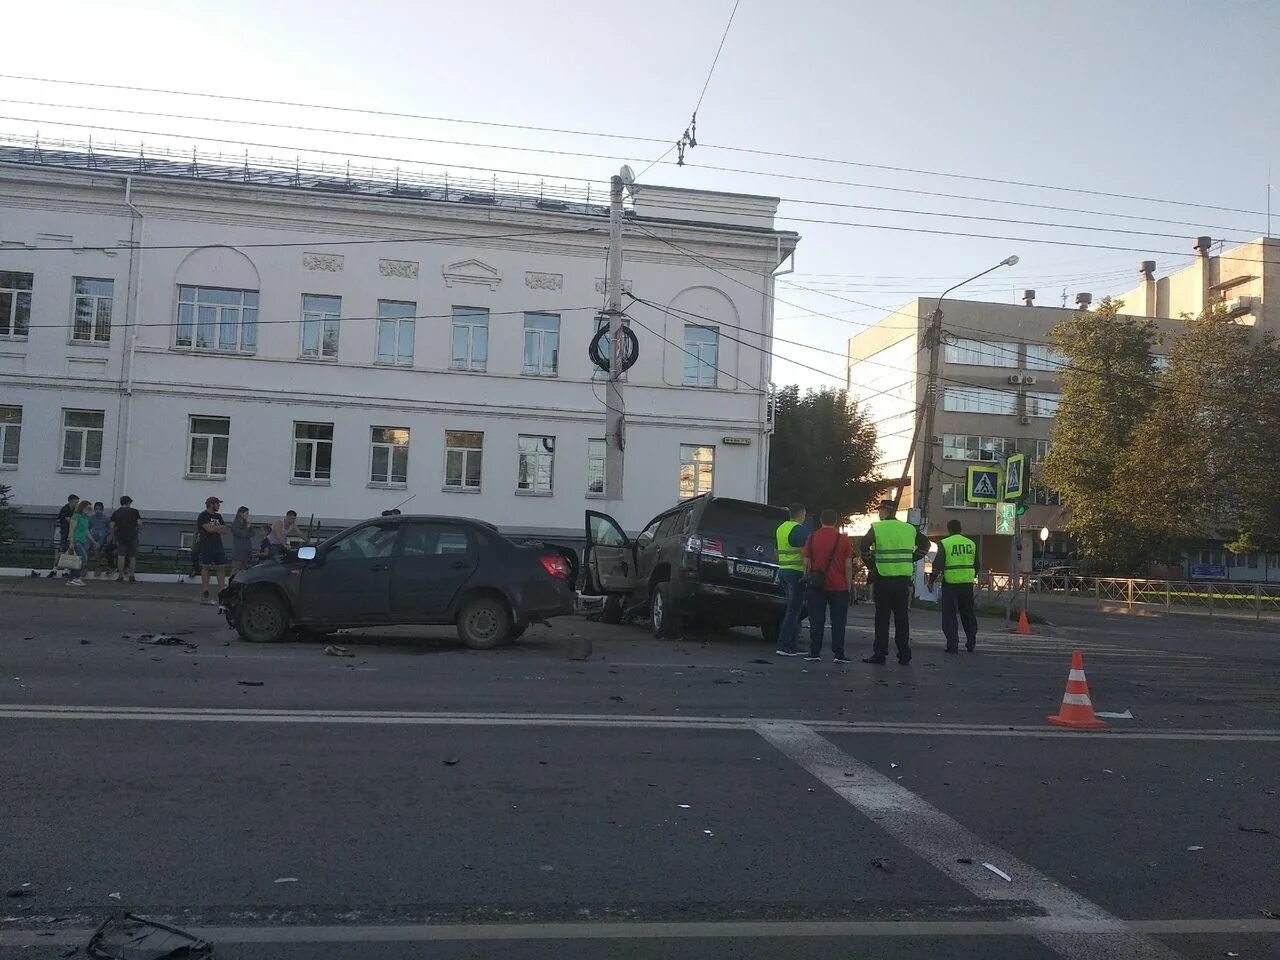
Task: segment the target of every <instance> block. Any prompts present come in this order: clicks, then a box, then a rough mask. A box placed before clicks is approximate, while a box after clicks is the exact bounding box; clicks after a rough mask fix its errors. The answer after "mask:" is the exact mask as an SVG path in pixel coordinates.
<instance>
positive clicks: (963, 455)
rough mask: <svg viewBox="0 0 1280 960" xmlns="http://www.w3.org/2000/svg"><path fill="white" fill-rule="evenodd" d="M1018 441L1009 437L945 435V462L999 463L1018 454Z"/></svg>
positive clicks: (943, 452)
mask: <svg viewBox="0 0 1280 960" xmlns="http://www.w3.org/2000/svg"><path fill="white" fill-rule="evenodd" d="M1016 447H1017V441H1016V440H1012V439H1010V438H1008V437H973V436H966V435H965V434H951V433H947V434H943V437H942V459H943V460H976V461H980V462H983V463H997V462H999V461H1001V460H1003V459H1004V458H1005V457H1007V456H1008V455H1009V454H1011V453H1016V452H1017V450H1016Z"/></svg>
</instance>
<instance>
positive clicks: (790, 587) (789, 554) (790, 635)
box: [773, 504, 809, 657]
mask: <svg viewBox="0 0 1280 960" xmlns="http://www.w3.org/2000/svg"><path fill="white" fill-rule="evenodd" d="M790 514H791V519H790V520H784V521H782V523H780V524H778V529H777V530H775V531H774V540H775V542H776V546H777V548H778V580H779V582H780V583H781V584H782V586H783V588H784V589H785V590H786V591H787V606H786V608H785V610H784V611H783V614H782V623H781V624H779V626H778V649H777V650H775V651H773V652H774V653H776V654H777V655H778V656H780V657H798V656H800V651H799V650H797V649H796V635H797V634H798V633H799V632H800V608H801V606H802V605H803V604H804V557H803V556H802V555H801V553H800V548H801V547H803V546H804V544H805V541H806V540H807V539H808V538H809V527H808V526H807V525H806V524H805V516H806V511H805V508H804V507H803V506H801V505H800V504H795V505H794V506H792V507H791V510H790Z"/></svg>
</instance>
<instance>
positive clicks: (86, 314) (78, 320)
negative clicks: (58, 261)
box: [71, 277, 115, 343]
mask: <svg viewBox="0 0 1280 960" xmlns="http://www.w3.org/2000/svg"><path fill="white" fill-rule="evenodd" d="M114 287H115V284H114V283H113V282H112V281H111V280H92V279H90V278H88V277H76V281H75V299H76V306H75V313H74V314H72V317H71V339H72V340H75V341H78V342H81V343H110V342H111V298H112V296H113V293H112V290H113V288H114Z"/></svg>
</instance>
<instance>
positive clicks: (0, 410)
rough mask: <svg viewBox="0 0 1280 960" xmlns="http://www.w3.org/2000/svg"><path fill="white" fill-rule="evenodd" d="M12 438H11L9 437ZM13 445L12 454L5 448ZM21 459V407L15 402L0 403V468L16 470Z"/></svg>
mask: <svg viewBox="0 0 1280 960" xmlns="http://www.w3.org/2000/svg"><path fill="white" fill-rule="evenodd" d="M10 438H12V439H10ZM11 444H12V446H13V456H12V457H6V455H5V450H7V449H8V448H9V446H10V445H11ZM21 459H22V407H21V406H19V405H18V404H15V403H5V404H0V470H16V469H18V464H19V462H20V461H21Z"/></svg>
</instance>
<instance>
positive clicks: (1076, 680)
mask: <svg viewBox="0 0 1280 960" xmlns="http://www.w3.org/2000/svg"><path fill="white" fill-rule="evenodd" d="M1045 719H1046V720H1048V721H1049V722H1050V723H1052V724H1056V725H1057V726H1059V727H1070V728H1071V729H1073V730H1101V729H1103V728H1105V727H1106V725H1107V724H1106V723H1105V721H1102V720H1099V719H1098V718H1097V717H1096V716H1094V714H1093V701H1092V700H1090V699H1089V683H1088V681H1086V680H1085V678H1084V657H1082V656H1081V655H1080V651H1079V650H1077V651H1076V652H1075V653H1073V654H1071V672H1070V673H1069V674H1067V690H1066V692H1065V693H1064V694H1063V695H1062V706H1061V707H1059V708H1058V712H1057V713H1056V714H1054V715H1053V716H1052V717H1045Z"/></svg>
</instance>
